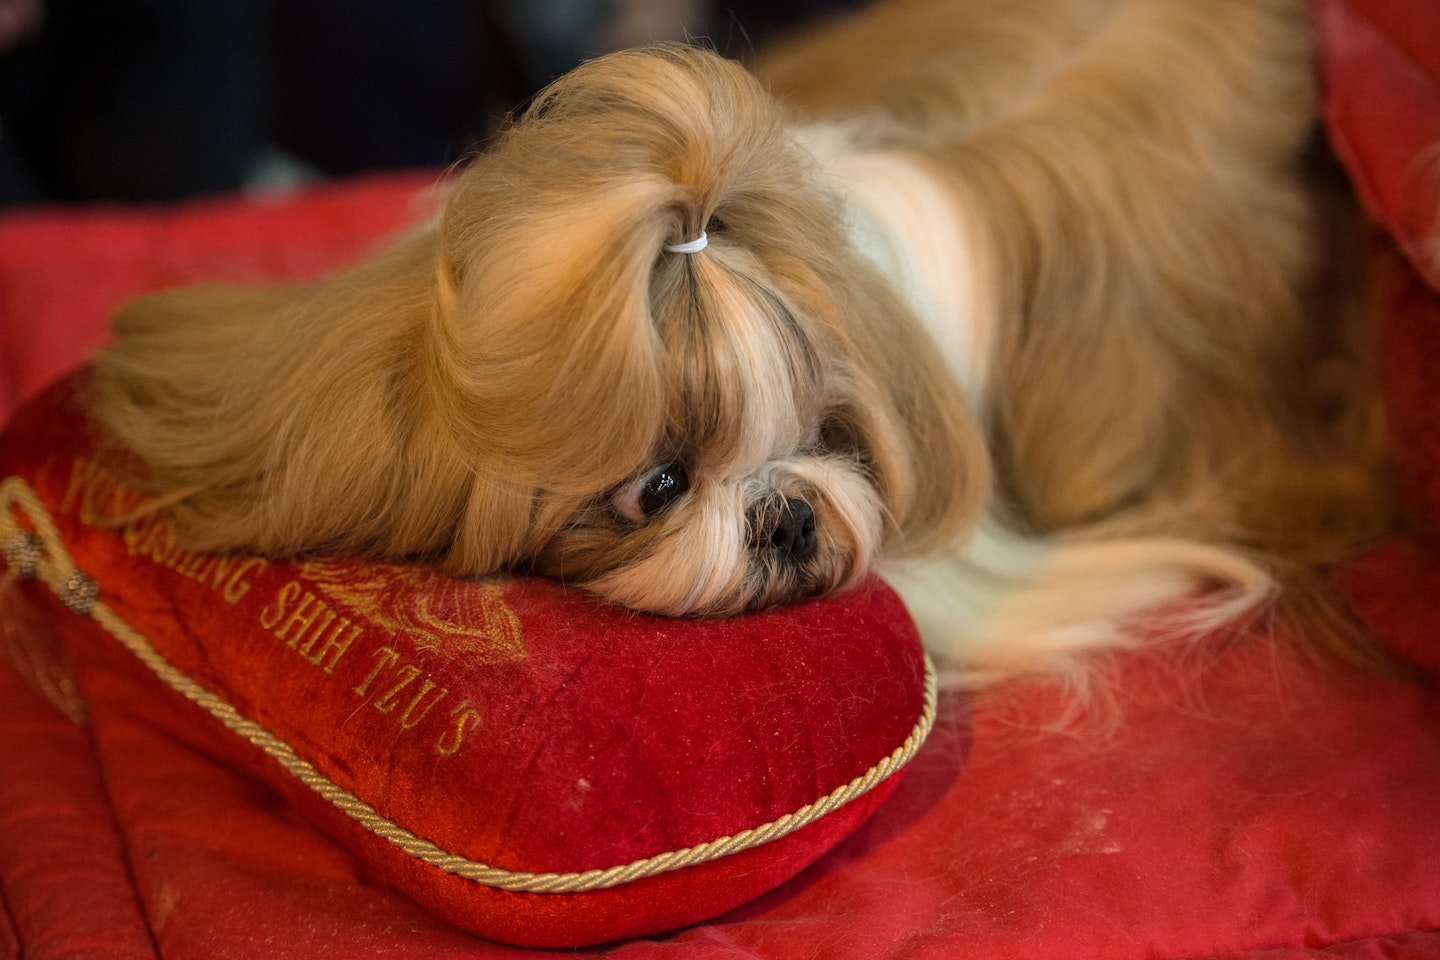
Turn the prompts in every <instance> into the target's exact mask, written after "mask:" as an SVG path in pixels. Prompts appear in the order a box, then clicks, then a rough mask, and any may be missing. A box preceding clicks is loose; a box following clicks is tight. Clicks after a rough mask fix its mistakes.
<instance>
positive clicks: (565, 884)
mask: <svg viewBox="0 0 1440 960" xmlns="http://www.w3.org/2000/svg"><path fill="white" fill-rule="evenodd" d="M16 508H18V509H20V510H21V511H22V512H24V513H25V514H26V516H27V517H28V518H29V520H30V521H31V523H32V524H34V527H35V532H34V533H31V532H30V531H29V530H26V529H25V528H24V527H22V526H21V525H20V524H19V522H18V521H17V520H16V518H15V516H14V510H15V509H16ZM0 510H3V512H0V547H3V550H4V556H5V560H6V563H7V564H8V566H9V568H10V574H11V575H14V576H25V577H34V578H37V579H39V580H40V581H41V582H43V583H45V584H46V585H47V586H49V587H50V588H51V589H52V590H54V591H55V593H56V595H57V596H59V598H60V600H61V602H63V603H64V604H65V605H66V606H67V607H69V608H70V609H71V610H73V611H75V612H76V613H81V614H85V615H88V616H90V617H93V618H94V619H95V620H96V621H97V622H99V623H100V625H101V626H103V627H104V628H105V629H106V630H107V631H109V632H110V634H111V635H112V636H114V637H115V639H116V640H118V641H119V642H120V643H121V645H122V646H124V647H125V648H126V649H127V650H129V651H130V652H131V653H132V654H134V655H135V656H136V657H137V658H138V659H139V660H140V662H141V663H143V664H144V665H145V666H146V667H148V668H149V669H150V670H151V671H152V672H153V673H154V674H155V675H156V676H158V677H159V678H160V679H161V680H162V681H163V682H164V683H165V684H167V685H168V686H169V687H170V688H171V689H173V690H175V691H176V692H178V693H180V694H181V695H183V696H185V697H186V698H187V699H189V700H191V701H192V702H194V703H195V704H197V705H198V706H200V707H201V708H203V709H204V710H205V711H207V712H208V713H209V714H210V715H211V716H213V717H215V718H216V719H217V720H219V721H220V722H221V723H222V724H224V725H225V726H226V727H227V728H228V729H229V730H231V731H232V732H234V733H236V734H238V735H239V736H241V737H244V738H245V739H246V740H248V741H250V742H251V743H253V744H254V745H255V746H257V747H259V748H260V749H261V750H263V751H264V752H265V753H266V754H267V755H268V756H270V757H271V758H272V759H274V760H275V761H276V762H278V763H279V764H280V765H281V766H282V767H284V768H285V770H286V771H288V772H289V773H290V774H291V775H292V776H294V777H295V778H296V779H298V780H299V781H300V782H301V783H303V784H305V786H307V787H309V788H310V789H311V790H312V791H314V792H315V793H316V794H318V795H319V796H321V797H323V798H324V799H325V800H327V801H329V802H330V803H331V804H332V805H333V806H334V807H336V808H337V809H338V810H340V811H341V812H343V813H344V814H345V815H346V816H349V817H350V818H351V819H353V820H355V821H356V822H358V823H359V824H360V825H361V826H363V827H364V828H365V829H366V830H369V831H370V832H371V833H374V834H375V835H377V836H379V837H382V838H384V839H385V840H388V841H389V842H390V843H392V844H394V845H395V846H397V847H399V848H400V849H401V850H402V851H404V852H405V853H406V854H408V855H410V856H412V857H414V858H416V859H418V860H421V861H423V862H425V863H428V864H430V865H431V866H433V867H437V868H439V869H440V870H443V871H445V872H446V873H451V874H454V875H456V876H459V877H464V878H465V879H467V880H473V881H475V882H476V883H479V884H482V885H484V886H487V887H495V888H497V889H501V890H510V891H520V892H526V893H584V892H585V891H588V890H603V889H605V888H608V887H615V886H620V885H621V884H625V883H629V882H630V881H632V880H639V879H641V878H642V877H649V876H653V875H655V874H657V873H664V872H666V871H669V870H679V869H680V868H682V867H688V866H693V865H695V864H699V863H705V862H706V861H709V860H715V859H718V858H720V857H724V856H728V855H729V854H732V853H738V852H740V851H741V850H747V849H749V848H750V847H756V846H759V845H761V844H764V843H769V842H770V841H771V840H778V839H780V838H781V837H783V836H785V835H786V834H789V833H793V832H794V831H796V830H799V829H800V828H801V827H803V826H805V825H806V824H809V823H813V822H814V821H816V820H818V819H820V818H821V817H823V816H825V815H826V814H827V813H830V812H831V811H832V810H835V809H838V808H839V807H841V806H844V805H845V804H847V803H849V802H850V801H852V800H854V799H856V798H858V797H860V796H863V795H864V794H866V793H868V792H869V791H870V790H871V789H873V788H874V787H875V786H876V785H877V784H879V783H880V782H881V781H883V780H885V779H886V778H888V777H890V776H891V775H892V774H894V773H895V772H896V771H898V770H899V769H900V768H902V767H904V766H905V764H906V763H908V762H909V761H910V759H911V758H912V757H914V756H915V754H916V752H917V751H918V750H919V749H920V746H921V744H923V743H924V742H925V738H926V737H927V736H929V734H930V728H931V727H932V726H933V725H934V722H935V706H936V677H935V667H934V664H932V663H931V662H930V658H929V657H928V656H927V657H926V658H925V695H924V703H923V706H922V708H921V711H920V717H919V719H918V720H917V721H916V723H915V727H914V729H913V730H911V732H910V736H909V737H907V738H906V739H905V742H904V743H902V744H901V745H900V746H898V747H896V748H895V750H894V751H893V752H892V753H891V754H890V755H889V756H888V757H886V758H885V759H883V760H881V761H880V762H879V763H877V764H876V765H875V766H873V767H871V768H870V769H869V770H867V771H866V772H865V773H863V774H861V775H860V776H858V777H856V778H855V779H854V780H851V781H850V782H849V783H847V784H845V785H843V786H841V787H838V788H836V789H835V790H833V791H831V792H830V793H828V794H826V795H825V796H823V797H821V798H820V799H818V800H816V801H815V802H813V803H809V804H806V805H805V806H803V807H801V808H800V809H798V810H795V811H794V812H792V813H787V814H785V815H784V816H782V817H779V818H778V819H776V820H772V821H771V822H769V823H766V824H762V825H761V826H758V827H753V828H751V829H749V830H742V831H741V832H739V833H737V834H734V835H733V836H728V837H720V838H718V839H715V840H707V841H706V842H704V843H700V844H696V845H695V846H693V847H686V848H684V849H683V850H672V851H670V852H669V853H662V854H659V855H658V856H654V857H646V858H645V859H643V860H636V861H634V862H633V863H627V864H623V865H621V866H616V867H610V868H608V869H604V870H586V871H583V872H579V873H526V872H522V871H513V870H505V869H502V868H499V867H491V866H487V865H486V864H483V863H479V862H477V861H474V860H469V859H466V858H465V857H462V856H459V855H457V854H453V853H450V852H448V851H446V850H444V849H442V848H441V847H439V846H437V845H436V844H435V843H433V842H431V841H429V840H426V839H424V838H422V837H418V836H416V835H415V834H414V833H411V832H410V831H409V830H406V829H405V828H404V827H402V826H400V825H399V824H397V823H395V822H393V821H391V820H389V819H387V818H385V817H384V816H382V815H381V814H380V813H379V812H377V811H376V810H375V808H374V807H372V806H370V805H369V804H367V803H365V802H364V801H363V800H361V799H360V798H358V797H356V796H355V795H354V794H352V793H350V792H348V791H346V790H344V789H342V788H341V787H339V786H337V785H336V784H335V783H334V782H332V781H331V780H330V779H329V778H328V777H326V776H325V775H324V774H322V773H321V772H320V771H318V770H316V769H315V768H314V767H313V766H311V765H310V763H309V762H308V761H306V760H304V759H302V758H301V757H300V756H299V755H298V754H297V753H296V752H295V750H294V748H292V747H291V746H290V745H289V744H288V743H286V742H285V741H284V740H281V739H280V738H279V737H276V736H275V735H274V734H272V733H270V732H269V731H268V730H266V729H265V728H264V727H262V726H260V725H259V724H258V723H255V722H254V721H253V720H250V719H247V718H246V717H244V716H242V715H241V714H240V712H239V711H237V710H236V709H235V708H234V707H233V706H231V705H230V704H229V703H228V702H227V701H225V700H224V699H222V698H221V697H219V696H217V695H216V694H214V693H212V692H211V691H210V690H208V689H206V688H205V687H203V686H201V685H200V684H198V683H196V682H195V681H194V680H191V679H190V678H189V677H188V676H186V675H185V674H184V673H182V672H181V671H180V670H178V669H176V668H175V666H174V665H172V664H171V663H170V662H169V661H168V660H166V659H165V658H164V657H163V656H162V655H161V654H160V652H159V651H157V650H156V649H155V648H154V647H153V646H151V644H150V642H149V641H148V640H146V639H145V638H144V636H142V635H141V634H140V633H139V632H137V631H136V630H135V629H134V628H133V627H131V626H130V625H129V624H128V623H126V622H125V621H124V620H123V619H121V618H120V616H119V615H117V614H116V613H115V612H114V611H113V610H111V609H110V607H109V606H107V605H106V604H105V603H104V601H102V600H100V599H99V591H98V589H97V587H96V584H95V581H94V580H92V579H90V578H89V577H88V576H86V575H85V574H84V573H82V572H80V571H79V570H77V569H76V567H75V564H74V561H73V560H72V559H71V558H70V555H69V553H68V552H66V550H65V545H64V542H63V540H62V539H61V536H60V531H59V529H58V528H57V527H56V526H55V523H54V521H53V520H52V519H51V517H50V514H49V512H48V511H47V510H46V508H45V505H44V504H43V503H42V502H41V500H40V498H39V497H38V496H37V495H36V494H35V492H34V491H33V490H32V489H31V488H30V487H29V486H28V485H27V484H26V483H25V481H24V480H22V479H21V478H19V477H9V478H7V479H6V480H5V481H3V483H0Z"/></svg>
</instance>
